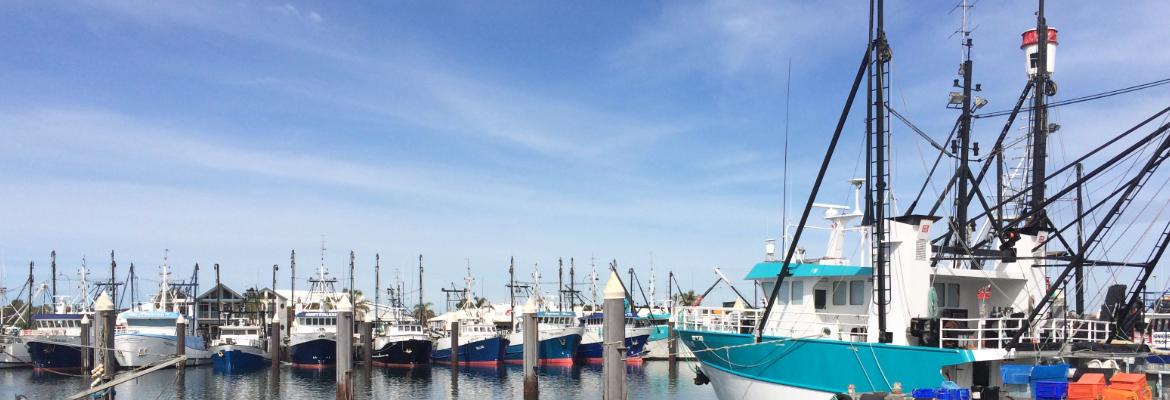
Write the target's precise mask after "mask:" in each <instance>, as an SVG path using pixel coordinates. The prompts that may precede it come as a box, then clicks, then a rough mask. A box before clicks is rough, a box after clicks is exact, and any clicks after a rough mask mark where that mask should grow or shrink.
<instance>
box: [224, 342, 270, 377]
mask: <svg viewBox="0 0 1170 400" xmlns="http://www.w3.org/2000/svg"><path fill="white" fill-rule="evenodd" d="M271 363H272V359H271V358H269V357H268V352H267V351H265V350H264V349H260V348H257V347H252V346H240V345H234V344H227V345H222V346H215V347H212V348H211V365H212V366H213V367H214V368H215V370H216V371H220V372H226V373H243V372H251V371H255V370H258V369H261V368H264V367H265V366H267V365H269V364H271Z"/></svg>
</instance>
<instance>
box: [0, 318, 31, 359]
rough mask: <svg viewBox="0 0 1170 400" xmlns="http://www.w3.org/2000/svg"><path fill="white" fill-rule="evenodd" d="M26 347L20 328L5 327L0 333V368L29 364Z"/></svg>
mask: <svg viewBox="0 0 1170 400" xmlns="http://www.w3.org/2000/svg"><path fill="white" fill-rule="evenodd" d="M29 358H30V357H29V354H28V347H25V345H24V338H23V337H21V336H20V328H17V327H6V328H4V334H3V335H0V368H14V367H24V366H27V365H29Z"/></svg>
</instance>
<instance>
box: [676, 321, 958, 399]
mask: <svg viewBox="0 0 1170 400" xmlns="http://www.w3.org/2000/svg"><path fill="white" fill-rule="evenodd" d="M679 339H680V340H682V342H683V343H684V344H685V345H686V346H687V347H688V348H690V349H691V351H693V352H694V353H695V357H696V358H697V359H698V360H699V362H701V363H703V365H704V366H705V367H709V368H716V369H719V370H721V371H724V372H726V373H729V374H734V375H736V376H738V377H741V378H744V379H749V380H753V381H760V382H767V383H772V384H776V385H782V386H790V387H794V388H800V389H805V390H814V391H820V392H827V393H843V392H845V391H846V390H847V388H848V387H849V385H850V384H853V385H857V391H858V392H878V391H889V390H890V387H889V384H890V383H893V382H901V383H902V387H904V388H920V387H937V386H938V385H939V384H940V383H942V381H943V380H945V378H944V377H943V375H942V373H941V369H942V368H943V367H946V366H950V365H957V364H963V363H968V362H972V361H974V357H973V355H972V353H971V352H970V351H969V350H961V349H940V348H934V347H919V346H897V345H887V344H876V343H856V342H845V341H838V340H825V339H787V340H786V339H785V338H780V337H769V336H765V337H764V340H763V342H762V343H760V344H754V345H753V344H752V343H754V341H755V338H754V337H753V336H752V335H745V334H736V333H719V332H706V331H690V330H679ZM707 349H717V350H711V351H704V350H707Z"/></svg>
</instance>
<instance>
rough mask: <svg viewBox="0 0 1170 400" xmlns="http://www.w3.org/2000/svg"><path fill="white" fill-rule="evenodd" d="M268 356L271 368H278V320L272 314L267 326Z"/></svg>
mask: <svg viewBox="0 0 1170 400" xmlns="http://www.w3.org/2000/svg"><path fill="white" fill-rule="evenodd" d="M268 326H269V328H268V332H269V333H268V356H269V357H272V368H273V369H277V368H280V318H277V317H276V315H275V314H274V315H273V316H272V322H270V323H269V324H268Z"/></svg>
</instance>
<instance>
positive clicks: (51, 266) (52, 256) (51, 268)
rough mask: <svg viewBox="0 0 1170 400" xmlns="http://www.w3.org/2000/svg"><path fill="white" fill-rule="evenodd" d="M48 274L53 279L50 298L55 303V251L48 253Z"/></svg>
mask: <svg viewBox="0 0 1170 400" xmlns="http://www.w3.org/2000/svg"><path fill="white" fill-rule="evenodd" d="M83 259H84V258H83ZM82 264H83V265H84V264H85V262H84V261H83V262H82ZM49 273H50V274H52V277H53V279H52V281H53V287H52V294H50V296H51V298H52V299H53V301H57V250H53V251H50V252H49Z"/></svg>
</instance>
